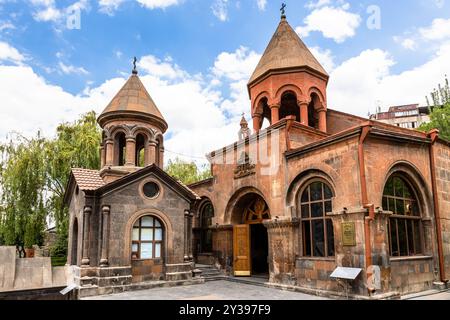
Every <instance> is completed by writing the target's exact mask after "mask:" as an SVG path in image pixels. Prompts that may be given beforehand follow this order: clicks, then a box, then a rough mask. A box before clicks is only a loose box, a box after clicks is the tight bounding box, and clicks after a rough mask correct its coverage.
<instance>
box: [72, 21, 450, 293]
mask: <svg viewBox="0 0 450 320" xmlns="http://www.w3.org/2000/svg"><path fill="white" fill-rule="evenodd" d="M363 67H364V66H361V72H362V73H363V72H364V69H363ZM328 80H329V75H328V74H327V72H326V71H325V70H324V68H323V67H322V66H321V64H320V63H319V62H318V61H317V59H316V58H315V57H314V56H313V54H312V53H311V52H310V50H309V49H308V48H307V47H306V45H305V44H304V43H303V42H302V40H301V39H300V38H299V36H298V35H297V34H296V33H295V31H294V30H293V29H292V27H291V26H290V25H289V23H288V22H287V19H286V17H285V16H284V15H283V16H282V18H281V21H280V23H279V25H278V28H277V30H276V31H275V34H274V35H273V37H272V39H271V41H270V43H269V45H268V47H267V49H266V50H265V52H264V54H263V56H262V58H261V60H260V62H259V64H258V66H257V67H256V70H255V71H254V73H253V75H252V76H251V78H250V80H249V82H248V92H249V96H250V101H251V103H250V108H249V111H250V113H251V116H252V123H253V133H252V132H251V130H250V129H249V128H248V124H247V122H246V120H245V118H244V117H243V119H242V121H241V130H240V131H239V140H238V141H237V142H235V143H234V144H232V145H229V146H225V147H223V148H220V149H219V148H218V149H217V150H215V151H213V152H211V153H210V154H209V155H208V160H209V161H210V163H211V170H212V177H211V178H210V179H207V180H205V181H201V182H198V183H195V184H192V185H190V186H185V185H183V184H182V183H181V182H179V181H176V180H175V179H173V178H172V177H170V176H169V175H168V174H167V173H165V172H164V171H163V169H162V166H163V163H164V160H163V155H164V145H163V143H164V139H163V134H164V132H165V131H166V130H167V127H168V126H167V123H166V121H165V120H164V118H163V116H162V115H161V113H160V111H159V110H158V108H157V107H156V105H155V103H154V102H153V100H152V99H151V97H150V95H149V94H148V92H147V91H146V90H145V88H144V86H143V85H142V83H141V81H140V80H139V77H138V75H137V72H136V71H135V70H134V71H133V74H132V76H131V77H130V79H129V80H128V81H127V83H126V84H125V86H124V87H123V88H122V89H121V90H120V91H119V93H118V94H117V95H116V97H114V99H113V100H112V102H111V103H110V104H109V105H108V107H107V108H106V109H105V111H104V112H103V113H102V114H101V115H100V117H99V119H98V121H99V124H100V126H101V127H102V129H103V142H102V145H101V159H102V165H101V168H100V170H99V171H96V170H84V169H73V170H72V173H71V177H70V182H69V187H68V191H67V193H66V203H67V204H68V207H69V211H70V231H69V263H70V264H71V265H73V266H74V269H75V273H76V279H77V281H78V283H79V284H80V286H81V290H84V291H85V292H86V295H88V294H94V293H97V294H98V293H109V292H115V291H118V290H127V289H130V288H133V286H134V287H136V286H139V284H142V283H156V282H157V281H160V282H161V281H163V282H164V281H165V282H168V283H176V282H178V283H179V282H180V281H182V282H185V283H195V281H199V279H198V277H196V276H195V275H196V267H195V264H202V265H210V266H211V267H214V268H217V269H218V270H219V271H220V272H221V273H222V274H223V275H224V276H230V277H255V276H256V277H263V278H265V281H266V282H267V283H268V285H271V286H274V287H281V288H286V287H288V288H293V289H299V290H305V291H307V292H315V293H317V294H328V295H334V294H341V293H342V291H343V289H342V286H341V285H340V284H339V282H338V281H336V280H335V279H333V278H331V277H330V275H331V274H332V272H333V271H334V270H335V269H336V268H337V267H347V268H354V269H360V273H359V275H358V276H357V277H356V279H355V280H354V281H352V282H351V283H350V290H349V294H350V295H352V296H354V297H377V298H389V297H397V296H398V295H399V294H405V293H412V292H418V291H423V290H427V289H430V288H432V287H433V285H435V284H436V283H440V284H445V283H447V279H448V277H449V276H450V222H449V221H450V143H449V142H448V141H445V140H443V139H441V138H439V132H438V131H437V130H433V131H431V132H429V133H423V132H420V131H417V130H409V129H405V128H401V127H397V126H393V125H389V124H385V123H381V122H378V121H374V120H368V119H364V118H361V117H357V116H354V115H350V114H346V113H343V112H339V111H336V110H333V109H331V108H329V105H330V103H329V101H328V100H327V84H328ZM331 104H332V101H331ZM264 121H266V122H267V123H269V125H268V127H267V128H264V125H263V123H264ZM263 128H264V129H263ZM201 279H202V277H200V280H201Z"/></svg>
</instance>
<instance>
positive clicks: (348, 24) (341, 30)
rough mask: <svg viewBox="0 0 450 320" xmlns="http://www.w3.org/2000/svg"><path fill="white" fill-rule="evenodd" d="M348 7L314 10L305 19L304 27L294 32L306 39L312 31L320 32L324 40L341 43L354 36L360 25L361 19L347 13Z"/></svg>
mask: <svg viewBox="0 0 450 320" xmlns="http://www.w3.org/2000/svg"><path fill="white" fill-rule="evenodd" d="M349 9H350V5H349V4H347V3H345V4H343V5H341V6H338V7H334V6H322V7H320V8H316V9H314V10H313V11H312V12H311V13H310V14H309V15H308V16H307V17H306V18H305V19H304V21H303V22H304V26H299V27H297V28H296V29H295V30H296V32H297V33H298V34H299V35H300V36H302V37H308V36H309V34H310V33H311V32H313V31H318V32H321V33H322V35H323V36H324V37H325V38H329V39H333V40H334V41H336V42H337V43H342V42H344V41H345V40H346V39H348V38H351V37H353V36H355V34H356V29H357V28H358V27H359V25H360V24H361V17H360V15H358V14H356V13H352V12H349Z"/></svg>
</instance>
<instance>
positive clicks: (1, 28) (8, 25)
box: [0, 21, 16, 32]
mask: <svg viewBox="0 0 450 320" xmlns="http://www.w3.org/2000/svg"><path fill="white" fill-rule="evenodd" d="M8 29H11V30H14V29H16V27H15V26H14V25H13V24H12V23H11V22H8V21H6V22H2V21H0V32H2V31H4V30H8Z"/></svg>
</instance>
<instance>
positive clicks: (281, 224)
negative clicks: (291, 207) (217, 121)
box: [263, 217, 300, 229]
mask: <svg viewBox="0 0 450 320" xmlns="http://www.w3.org/2000/svg"><path fill="white" fill-rule="evenodd" d="M263 224H264V226H265V227H266V228H267V229H276V228H294V227H298V226H299V225H300V219H299V218H295V217H294V218H289V217H287V218H280V219H272V220H265V221H263Z"/></svg>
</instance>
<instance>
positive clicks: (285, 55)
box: [248, 17, 328, 85]
mask: <svg viewBox="0 0 450 320" xmlns="http://www.w3.org/2000/svg"><path fill="white" fill-rule="evenodd" d="M300 67H307V68H310V69H312V70H314V71H316V72H318V73H320V74H322V75H324V76H326V77H327V78H328V74H327V72H326V71H325V69H324V68H323V67H322V65H321V64H320V63H319V61H317V59H316V58H315V57H314V56H313V54H312V53H311V51H309V49H308V48H307V47H306V45H305V44H304V43H303V41H302V40H301V39H300V37H299V36H298V35H297V33H296V32H295V31H294V30H293V29H292V27H291V26H290V25H289V23H288V22H287V21H286V19H285V18H284V17H283V18H282V19H281V22H280V24H279V25H278V28H277V30H276V31H275V34H274V35H273V37H272V40H270V43H269V45H268V46H267V48H266V51H265V52H264V54H263V56H262V58H261V60H260V61H259V64H258V66H257V67H256V70H255V71H254V72H253V75H252V76H251V78H250V81H249V83H248V84H249V85H252V84H253V83H254V82H255V81H257V80H258V79H259V78H261V77H263V76H264V75H266V74H267V73H269V72H270V71H274V70H284V69H292V68H300Z"/></svg>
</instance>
